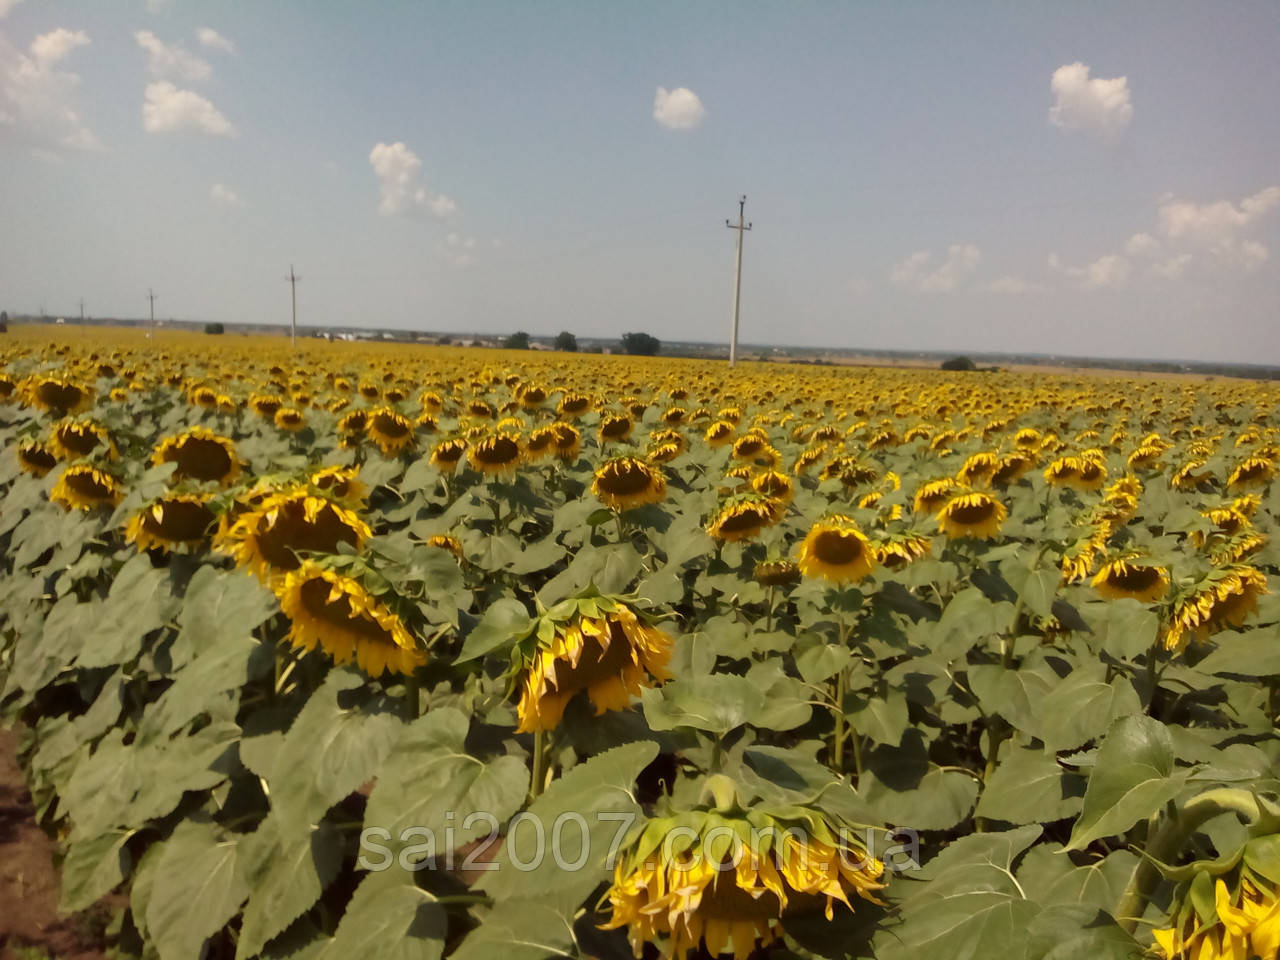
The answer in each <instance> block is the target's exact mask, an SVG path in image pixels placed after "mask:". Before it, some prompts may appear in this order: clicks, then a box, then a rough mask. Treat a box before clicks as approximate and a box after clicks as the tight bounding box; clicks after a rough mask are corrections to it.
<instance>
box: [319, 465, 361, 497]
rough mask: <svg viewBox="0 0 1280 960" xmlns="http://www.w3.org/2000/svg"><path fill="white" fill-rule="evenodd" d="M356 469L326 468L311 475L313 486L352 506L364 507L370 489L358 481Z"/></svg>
mask: <svg viewBox="0 0 1280 960" xmlns="http://www.w3.org/2000/svg"><path fill="white" fill-rule="evenodd" d="M359 472H360V471H359V470H357V469H356V468H355V467H325V468H324V469H322V470H317V471H315V472H314V473H312V474H311V485H312V486H313V487H315V488H316V489H317V490H323V491H324V492H325V493H327V494H329V495H330V496H333V497H336V498H337V499H339V500H342V501H343V502H345V503H348V504H351V505H352V506H363V505H364V501H365V498H366V497H367V496H368V495H369V489H368V487H366V486H365V485H364V484H363V483H361V482H360V481H359V480H357V479H356V474H358V473H359Z"/></svg>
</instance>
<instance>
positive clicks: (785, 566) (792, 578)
mask: <svg viewBox="0 0 1280 960" xmlns="http://www.w3.org/2000/svg"><path fill="white" fill-rule="evenodd" d="M752 576H753V577H754V579H755V581H756V583H758V584H760V586H762V587H782V586H786V585H787V584H790V583H798V582H799V581H800V577H801V573H800V565H799V564H798V563H796V562H795V561H794V560H761V561H760V562H759V563H757V564H756V565H755V569H754V570H753V571H752Z"/></svg>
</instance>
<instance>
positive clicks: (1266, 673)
mask: <svg viewBox="0 0 1280 960" xmlns="http://www.w3.org/2000/svg"><path fill="white" fill-rule="evenodd" d="M1215 639H1216V640H1217V641H1218V646H1217V649H1215V650H1214V651H1213V653H1211V654H1209V655H1208V656H1207V657H1205V658H1204V659H1203V660H1201V661H1200V662H1199V663H1198V664H1196V670H1198V671H1199V672H1201V673H1208V674H1216V675H1222V674H1234V675H1236V676H1240V677H1275V676H1280V643H1277V642H1276V636H1275V632H1274V631H1271V630H1250V631H1248V632H1245V633H1235V632H1232V633H1220V634H1218V636H1217V637H1216V638H1215Z"/></svg>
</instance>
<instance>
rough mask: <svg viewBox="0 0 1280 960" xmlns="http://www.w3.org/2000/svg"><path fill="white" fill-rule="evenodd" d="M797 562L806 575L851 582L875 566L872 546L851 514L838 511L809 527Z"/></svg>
mask: <svg viewBox="0 0 1280 960" xmlns="http://www.w3.org/2000/svg"><path fill="white" fill-rule="evenodd" d="M798 562H799V565H800V572H801V573H803V574H804V575H805V576H806V577H815V578H821V579H823V580H829V581H831V582H832V583H853V582H856V581H858V580H861V579H862V578H863V577H866V576H868V575H869V574H870V573H871V571H872V569H873V568H874V567H875V565H876V558H875V548H874V547H872V545H871V541H870V540H868V539H867V537H866V535H865V534H864V533H863V532H862V531H861V530H859V529H858V526H857V524H856V523H854V521H853V520H852V519H851V518H849V517H846V516H842V515H839V514H837V515H836V516H832V517H829V518H827V519H826V520H819V521H818V522H817V523H815V524H814V525H813V526H812V527H810V528H809V533H808V534H807V535H806V536H805V538H804V542H803V543H801V544H800V555H799V561H798Z"/></svg>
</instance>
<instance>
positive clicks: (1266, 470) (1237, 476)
mask: <svg viewBox="0 0 1280 960" xmlns="http://www.w3.org/2000/svg"><path fill="white" fill-rule="evenodd" d="M1275 473H1276V465H1275V464H1274V463H1272V462H1271V461H1270V460H1269V459H1267V458H1266V457H1247V458H1246V459H1245V460H1244V461H1243V462H1241V463H1240V464H1238V465H1237V466H1236V468H1235V469H1234V470H1232V471H1231V475H1230V476H1229V477H1227V487H1228V489H1240V488H1247V487H1265V486H1266V485H1267V484H1268V483H1270V482H1271V478H1272V477H1274V476H1275Z"/></svg>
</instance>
